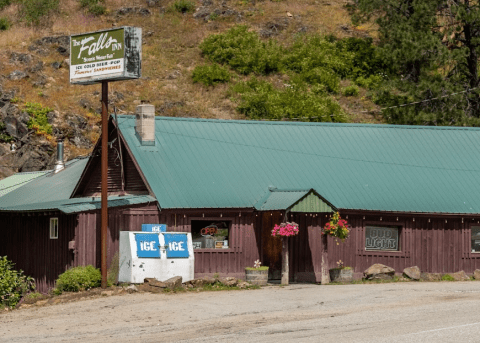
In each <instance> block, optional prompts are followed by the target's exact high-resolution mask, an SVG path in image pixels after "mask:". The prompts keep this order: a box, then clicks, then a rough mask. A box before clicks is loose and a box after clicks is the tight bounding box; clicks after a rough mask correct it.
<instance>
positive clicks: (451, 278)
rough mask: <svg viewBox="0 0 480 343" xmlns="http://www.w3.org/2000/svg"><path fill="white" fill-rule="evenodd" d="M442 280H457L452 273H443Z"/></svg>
mask: <svg viewBox="0 0 480 343" xmlns="http://www.w3.org/2000/svg"><path fill="white" fill-rule="evenodd" d="M442 281H455V279H454V278H453V276H451V275H450V274H443V275H442Z"/></svg>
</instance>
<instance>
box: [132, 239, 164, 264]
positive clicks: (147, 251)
mask: <svg viewBox="0 0 480 343" xmlns="http://www.w3.org/2000/svg"><path fill="white" fill-rule="evenodd" d="M135 241H136V242H137V256H138V257H140V258H142V257H150V258H160V242H159V240H158V234H155V233H137V234H135Z"/></svg>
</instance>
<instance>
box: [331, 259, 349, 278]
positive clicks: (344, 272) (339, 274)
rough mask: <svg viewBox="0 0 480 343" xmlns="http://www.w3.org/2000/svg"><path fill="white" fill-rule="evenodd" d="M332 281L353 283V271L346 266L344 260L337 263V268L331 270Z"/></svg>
mask: <svg viewBox="0 0 480 343" xmlns="http://www.w3.org/2000/svg"><path fill="white" fill-rule="evenodd" d="M330 280H331V281H332V282H351V281H353V269H352V268H351V267H347V266H345V265H344V263H343V262H342V260H340V261H338V262H337V268H332V269H330Z"/></svg>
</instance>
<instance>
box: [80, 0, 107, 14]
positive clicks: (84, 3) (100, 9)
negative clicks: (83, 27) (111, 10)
mask: <svg viewBox="0 0 480 343" xmlns="http://www.w3.org/2000/svg"><path fill="white" fill-rule="evenodd" d="M79 2H80V7H81V8H84V9H86V10H87V11H88V13H91V14H93V15H102V14H105V12H106V11H107V9H106V7H105V5H104V3H105V1H104V0H79Z"/></svg>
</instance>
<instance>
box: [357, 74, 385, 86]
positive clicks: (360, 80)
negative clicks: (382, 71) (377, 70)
mask: <svg viewBox="0 0 480 343" xmlns="http://www.w3.org/2000/svg"><path fill="white" fill-rule="evenodd" d="M382 80H383V77H382V76H381V75H370V76H368V77H364V76H359V77H357V78H356V79H355V84H356V85H358V86H360V87H363V88H367V89H376V88H378V87H379V86H380V82H382Z"/></svg>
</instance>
